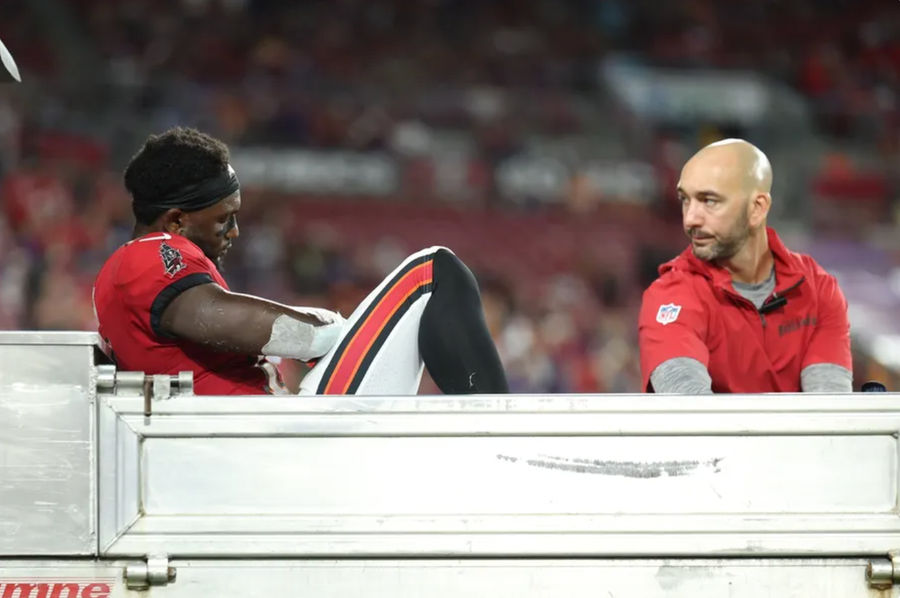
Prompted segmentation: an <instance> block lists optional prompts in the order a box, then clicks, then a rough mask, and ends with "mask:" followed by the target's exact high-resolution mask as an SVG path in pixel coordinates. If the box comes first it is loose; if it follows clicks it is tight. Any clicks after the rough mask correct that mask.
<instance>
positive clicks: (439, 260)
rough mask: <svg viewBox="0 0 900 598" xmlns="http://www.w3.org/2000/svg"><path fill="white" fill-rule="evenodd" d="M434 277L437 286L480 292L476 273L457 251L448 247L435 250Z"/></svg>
mask: <svg viewBox="0 0 900 598" xmlns="http://www.w3.org/2000/svg"><path fill="white" fill-rule="evenodd" d="M432 260H433V261H434V279H435V287H436V288H438V289H439V288H441V287H445V286H446V287H452V288H454V289H457V290H459V291H464V290H468V291H470V292H471V291H474V292H475V293H476V294H477V293H478V282H477V281H476V280H475V275H474V274H472V271H471V270H469V267H468V266H466V265H465V264H464V263H463V261H462V260H461V259H459V258H458V257H457V256H456V254H455V253H453V252H452V251H450V250H449V249H447V248H446V247H441V248H438V249H437V250H436V251H435V252H434V257H433V258H432Z"/></svg>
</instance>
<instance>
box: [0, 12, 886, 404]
mask: <svg viewBox="0 0 900 598" xmlns="http://www.w3.org/2000/svg"><path fill="white" fill-rule="evenodd" d="M897 12H898V11H897V10H896V6H895V5H894V4H892V3H890V2H888V3H885V2H883V1H879V0H855V1H852V0H829V1H827V2H822V1H815V0H794V1H792V2H790V3H787V4H785V3H781V2H777V1H775V0H759V1H756V2H742V3H723V2H716V1H715V0H682V1H678V2H667V3H659V2H652V1H651V0H568V1H564V2H563V1H554V0H527V1H511V0H510V1H504V0H489V1H485V0H417V1H414V2H408V1H401V0H330V1H329V0H318V1H312V0H310V1H304V2H280V1H277V0H121V1H117V2H102V1H100V0H68V1H66V0H52V1H51V0H47V1H45V2H40V3H30V2H27V0H7V1H4V2H3V3H2V4H0V39H3V40H4V42H5V43H6V45H7V46H8V47H9V48H10V50H12V52H13V53H14V55H15V57H16V59H17V61H18V62H19V67H20V70H21V71H22V73H23V78H24V79H25V81H24V82H23V84H22V85H21V86H17V87H15V88H13V87H8V88H5V89H4V90H3V91H4V93H3V94H0V203H2V211H0V328H2V329H92V328H93V327H94V325H95V324H94V316H93V312H92V308H91V296H90V295H91V285H92V282H93V277H94V275H95V274H96V272H97V270H98V269H99V266H100V264H101V263H102V262H103V260H104V259H105V258H106V257H107V256H108V255H109V254H110V253H111V252H112V251H113V250H114V249H115V247H117V246H118V245H120V244H121V243H123V242H125V241H127V240H128V239H129V238H130V233H131V214H130V206H129V198H128V197H127V195H126V193H125V191H124V189H123V187H122V184H121V176H120V172H121V169H122V167H123V165H124V164H125V163H126V162H127V159H128V157H129V155H130V154H131V153H133V152H134V151H136V150H137V148H138V146H139V143H140V141H141V139H142V138H143V137H144V136H146V134H147V133H149V132H152V131H160V130H163V129H165V128H168V127H170V126H174V125H180V124H184V125H191V126H196V127H198V128H200V129H202V130H204V131H207V132H209V133H211V134H213V135H216V136H218V137H220V138H222V139H223V140H225V141H227V142H228V143H230V144H234V145H237V146H266V147H275V148H281V147H291V148H294V147H302V148H311V149H319V150H334V149H341V150H355V151H372V150H376V151H382V152H386V153H388V154H389V155H392V156H397V157H401V158H403V159H404V160H406V162H405V164H406V166H407V168H406V170H405V171H404V172H405V174H404V176H405V177H406V178H407V179H409V180H413V181H415V180H417V176H418V175H417V172H418V171H417V169H416V167H417V164H418V162H417V161H416V158H417V157H418V156H421V155H424V154H428V153H433V152H434V151H435V146H436V145H437V144H440V145H441V146H442V147H443V148H444V149H446V148H447V147H452V148H462V149H460V150H459V151H461V152H463V153H465V155H466V156H467V157H468V159H469V160H470V164H472V165H474V166H473V167H470V168H468V169H466V170H465V172H464V173H463V175H462V176H463V177H467V178H468V179H469V182H470V183H471V184H472V185H473V186H475V187H477V188H479V189H481V195H482V197H481V201H478V202H476V203H464V204H459V205H457V204H454V203H453V202H449V203H446V202H445V203H442V202H440V201H434V200H433V199H432V198H430V197H429V198H428V201H425V200H424V199H423V198H425V197H428V196H429V194H428V190H427V189H423V185H413V186H412V187H411V188H412V189H413V192H412V193H405V194H404V196H403V197H395V198H380V199H374V198H367V197H350V198H347V197H337V196H326V195H315V196H313V195H310V194H293V195H285V194H277V193H274V192H271V191H267V190H265V189H261V188H260V189H254V188H247V189H245V191H244V195H245V202H244V204H245V209H244V210H243V213H242V215H241V219H240V225H241V239H240V241H239V244H238V245H237V246H236V251H235V252H234V254H233V255H230V256H229V263H228V265H227V267H228V269H227V272H226V277H227V279H228V280H229V282H230V284H231V286H232V288H233V289H234V290H238V291H242V292H249V293H257V294H260V295H262V296H265V297H269V298H272V299H276V300H280V301H283V302H287V303H295V304H313V305H319V306H324V307H332V308H336V309H340V310H342V311H343V312H344V313H345V314H346V313H349V312H350V311H352V308H353V306H354V305H355V304H356V302H358V301H359V299H361V298H362V297H363V296H364V295H365V293H366V292H368V290H369V289H370V288H371V287H372V286H374V284H375V283H376V282H377V281H378V280H379V279H380V278H381V276H383V275H384V274H385V273H386V272H388V271H390V270H391V269H392V268H393V266H394V265H395V264H396V263H397V262H398V261H399V260H400V259H402V257H403V256H404V255H405V254H406V253H407V252H410V251H414V250H416V249H418V248H420V247H423V246H428V245H436V244H444V245H448V246H450V247H451V248H453V249H454V250H455V251H456V252H457V253H458V254H459V255H460V256H461V257H462V258H463V260H464V261H466V262H467V263H468V264H469V265H470V266H471V267H472V268H473V270H474V271H475V273H476V275H477V276H478V278H479V281H480V283H481V286H482V291H483V297H484V304H485V309H486V313H487V316H488V322H489V325H490V327H491V331H492V333H493V335H494V338H495V340H496V342H497V344H498V347H499V348H500V351H501V356H502V358H503V361H504V364H505V366H506V367H507V369H508V371H509V374H510V380H511V386H512V388H513V390H514V391H518V392H625V391H637V390H639V387H640V381H639V370H638V363H637V342H636V340H637V339H636V329H635V324H634V323H635V321H636V309H637V306H638V304H639V300H640V293H641V290H642V289H643V288H644V287H645V286H646V285H647V284H648V283H649V282H650V280H652V278H653V277H654V273H655V268H656V266H657V265H658V264H659V263H661V262H662V261H664V260H666V259H668V258H670V257H672V256H674V254H675V253H676V252H677V251H679V250H680V249H681V247H682V246H683V245H684V242H683V237H682V236H681V232H680V225H679V223H678V213H677V211H676V208H675V207H674V202H673V201H670V200H671V198H670V197H669V195H670V192H669V189H670V188H671V181H672V177H673V176H677V170H673V169H677V168H678V165H680V163H681V161H682V160H683V159H684V158H686V157H687V154H688V152H690V151H693V149H694V148H696V147H697V146H698V145H700V143H701V142H703V141H708V140H709V139H704V137H703V135H704V134H709V131H708V130H706V133H703V132H701V131H699V130H696V129H690V130H688V131H680V132H678V135H680V137H679V138H678V139H674V138H672V132H671V131H651V134H650V135H649V136H647V137H646V138H648V139H651V140H653V141H654V143H651V144H649V145H648V144H642V143H637V142H632V141H631V140H630V139H626V140H625V141H624V142H623V144H624V145H625V146H626V147H625V148H624V152H625V153H626V155H627V157H630V158H634V159H640V160H644V161H646V162H648V163H650V164H652V165H653V166H654V167H655V176H656V177H657V178H658V180H659V184H658V185H657V187H658V188H659V189H660V190H661V191H660V192H659V197H652V198H647V199H649V201H645V202H641V203H639V204H636V205H603V204H592V205H591V206H589V207H588V208H585V207H584V206H582V205H579V204H578V203H577V201H574V200H572V201H565V202H562V203H560V204H558V205H551V206H533V205H526V206H522V205H518V204H517V205H515V206H513V205H510V204H509V203H507V202H504V201H503V199H502V198H499V197H498V195H497V193H496V189H494V188H493V186H492V182H491V181H492V177H493V170H492V169H493V168H494V167H496V165H497V164H498V163H500V161H502V160H503V159H505V158H508V157H509V156H512V155H515V154H517V153H518V152H521V151H523V150H524V149H526V148H528V147H529V146H534V145H536V144H537V145H541V146H546V147H552V146H553V145H554V144H555V143H557V141H558V140H563V139H569V138H572V137H574V136H578V135H588V136H594V137H597V138H602V137H603V136H604V135H611V134H612V131H608V130H605V129H603V127H605V126H609V125H610V118H609V116H610V115H609V114H605V113H604V112H605V111H607V110H608V109H609V105H608V104H607V103H605V100H603V98H605V97H606V96H605V95H604V91H603V89H602V81H601V78H600V77H599V72H600V65H601V64H602V61H603V60H604V58H605V57H607V56H609V55H612V54H618V55H627V56H631V57H634V58H636V59H639V60H642V61H644V62H646V63H647V64H652V65H659V66H676V67H681V68H716V69H745V70H752V71H755V72H759V73H761V74H763V75H764V76H766V77H770V78H772V79H773V80H777V81H780V82H782V83H784V84H786V85H789V86H790V87H791V88H792V89H794V90H795V91H797V92H798V93H800V94H802V96H803V98H805V101H806V102H807V103H808V105H809V106H810V109H811V112H812V114H813V115H814V117H815V118H814V120H815V123H816V125H817V129H816V131H817V134H820V135H822V136H824V137H825V138H826V139H828V140H832V142H833V143H836V144H843V143H846V144H863V145H865V146H866V147H869V148H872V151H873V153H875V154H876V155H877V156H878V157H879V159H881V160H886V161H887V162H888V163H890V164H894V165H895V166H896V161H897V160H900V97H898V93H900V19H898V16H897ZM51 25H52V26H51ZM7 91H8V92H9V93H7ZM613 108H614V110H615V111H616V113H615V114H614V115H613V119H612V120H613V121H616V120H618V115H619V112H618V111H621V110H623V108H622V107H620V106H615V107H613ZM714 124H715V123H714ZM648 127H649V125H648ZM661 140H662V142H661ZM441 155H442V158H441V159H442V160H443V159H446V156H447V154H446V153H444V154H441ZM775 166H776V172H777V171H778V164H776V165H775ZM894 172H900V170H897V169H895V170H894ZM852 173H853V167H852V164H849V163H848V162H847V160H842V159H841V158H840V156H838V157H834V156H832V157H830V158H829V159H828V161H826V162H823V165H822V171H821V173H820V176H819V177H818V179H817V180H816V181H815V182H814V185H817V187H816V189H818V190H819V191H820V192H821V194H823V195H827V196H831V195H834V196H835V197H837V198H838V199H839V200H840V201H844V200H846V199H847V198H850V199H851V200H852V199H854V198H858V197H860V196H863V195H864V196H866V197H867V198H868V197H870V196H871V197H874V198H876V199H877V200H878V201H879V202H880V203H878V204H877V206H876V207H875V208H874V212H873V214H872V215H871V217H872V218H873V219H876V220H877V219H881V220H884V219H886V218H890V217H891V214H890V212H889V210H890V209H891V206H890V205H889V200H890V199H892V195H891V194H892V193H894V194H895V193H896V189H894V188H893V187H892V186H891V185H892V184H894V183H895V182H896V181H895V180H893V181H892V180H891V179H890V177H889V176H884V175H883V174H880V173H879V174H877V175H873V176H869V178H866V176H863V177H860V176H851V175H852ZM239 174H240V173H239ZM867 176H868V175H867ZM429 184H430V183H429ZM860 185H862V187H861V186H860ZM829 194H831V195H829ZM571 197H572V198H577V190H573V191H572V193H571ZM840 201H839V202H838V205H839V208H838V212H837V215H832V216H830V218H831V221H832V222H836V223H839V224H840V225H846V219H845V217H844V216H843V214H844V212H843V211H841V208H840V206H841V205H843V204H841V203H840ZM425 389H426V390H431V389H430V388H429V387H428V385H427V383H426V387H425Z"/></svg>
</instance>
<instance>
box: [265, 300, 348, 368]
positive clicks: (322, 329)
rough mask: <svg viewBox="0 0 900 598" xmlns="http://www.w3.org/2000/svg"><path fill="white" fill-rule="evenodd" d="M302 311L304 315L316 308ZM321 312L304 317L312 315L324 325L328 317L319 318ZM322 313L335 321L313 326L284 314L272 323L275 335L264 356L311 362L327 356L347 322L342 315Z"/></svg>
mask: <svg viewBox="0 0 900 598" xmlns="http://www.w3.org/2000/svg"><path fill="white" fill-rule="evenodd" d="M302 309H303V310H304V311H305V310H307V309H310V310H312V309H315V308H302ZM298 311H299V310H298ZM319 311H320V310H316V313H312V312H305V313H310V314H311V315H314V316H316V317H317V318H319V319H320V320H323V321H324V316H325V315H326V314H324V313H323V314H321V315H320V314H319V313H318V312H319ZM321 311H322V312H327V315H328V317H329V319H330V320H332V321H331V322H330V323H327V324H322V325H320V326H314V325H312V324H307V323H306V322H301V321H300V320H297V319H295V318H292V317H291V316H288V315H285V314H282V315H280V316H278V317H277V318H275V322H273V323H272V334H271V336H270V337H269V342H267V343H266V344H265V346H264V347H263V348H262V353H263V355H272V356H277V357H290V358H291V359H299V360H301V361H309V360H310V359H316V358H317V357H322V356H323V355H325V354H326V353H328V351H329V350H330V349H331V347H333V346H334V344H335V343H336V342H337V341H338V339H339V338H340V336H341V331H342V330H343V329H344V324H345V323H346V320H344V318H342V317H341V315H340V314H336V313H334V312H331V311H328V310H321Z"/></svg>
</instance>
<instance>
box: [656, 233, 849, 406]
mask: <svg viewBox="0 0 900 598" xmlns="http://www.w3.org/2000/svg"><path fill="white" fill-rule="evenodd" d="M767 232H768V238H769V249H770V250H771V251H772V255H773V256H774V259H775V292H774V293H773V295H772V296H770V297H769V298H768V299H767V303H771V302H772V301H775V300H779V303H780V299H781V298H783V299H786V300H787V302H786V303H784V304H781V305H779V304H776V306H775V307H774V309H769V310H766V309H765V306H764V307H763V310H764V311H765V313H760V311H759V310H757V309H756V307H755V306H754V305H753V303H752V302H750V300H748V299H745V298H744V297H742V296H741V295H740V294H738V293H737V292H736V291H735V290H734V288H733V287H732V284H731V274H730V273H729V272H728V271H727V270H726V269H725V268H722V267H719V266H716V265H714V264H711V263H709V262H705V261H703V260H701V259H698V258H697V257H695V256H694V255H693V253H692V252H691V249H690V247H688V248H687V249H686V250H685V251H684V252H682V253H681V255H679V256H678V257H676V258H675V259H673V260H671V261H669V262H667V263H665V264H663V265H662V266H660V268H659V274H660V276H659V278H657V279H656V280H655V281H654V282H653V284H651V285H650V287H649V288H648V289H647V290H646V291H644V298H643V302H642V304H641V314H640V317H639V322H638V330H639V338H640V349H641V375H642V378H643V388H644V390H647V391H652V388H651V386H650V374H651V373H652V372H653V370H654V369H655V368H656V367H657V366H658V365H659V364H661V363H662V362H664V361H666V360H669V359H673V358H675V357H691V358H694V359H696V360H697V361H699V362H700V363H702V364H703V365H705V366H706V368H707V370H708V371H709V375H710V377H711V378H712V390H713V392H717V393H718V392H722V393H757V392H799V391H800V390H801V389H800V372H801V371H802V370H803V368H805V367H806V366H808V365H812V364H815V363H832V364H836V365H839V366H842V367H845V368H847V369H851V358H850V324H849V322H848V320H847V301H846V299H845V298H844V294H843V293H842V292H841V289H840V288H839V287H838V284H837V281H836V280H835V278H834V277H833V276H831V275H830V274H828V273H827V272H825V270H823V269H822V267H821V266H819V265H818V264H817V263H816V262H815V261H814V260H813V259H812V258H811V257H809V256H808V255H801V254H798V253H794V252H792V251H790V250H788V249H787V248H786V247H785V246H784V244H782V242H781V239H779V238H778V235H776V234H775V231H774V230H772V229H771V228H770V229H768V230H767Z"/></svg>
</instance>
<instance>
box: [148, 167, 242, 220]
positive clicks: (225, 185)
mask: <svg viewBox="0 0 900 598" xmlns="http://www.w3.org/2000/svg"><path fill="white" fill-rule="evenodd" d="M240 188H241V184H240V182H238V178H237V174H235V172H234V169H233V168H232V167H231V164H229V165H228V168H227V170H225V171H224V172H222V173H221V174H218V175H216V176H214V177H212V178H208V179H205V180H203V181H200V182H199V183H194V184H193V185H186V186H184V187H181V188H180V189H176V190H175V191H173V192H171V193H169V194H168V195H163V196H161V197H155V198H153V200H152V201H146V202H145V201H138V200H136V199H135V200H134V202H135V203H136V204H140V205H143V206H146V207H148V208H161V209H166V210H168V209H170V208H180V209H182V210H184V211H185V212H194V211H196V210H202V209H203V208H208V207H209V206H211V205H213V204H215V203H218V202H220V201H222V200H223V199H225V198H226V197H228V196H229V195H231V194H232V193H234V192H235V191H237V190H238V189H240Z"/></svg>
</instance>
